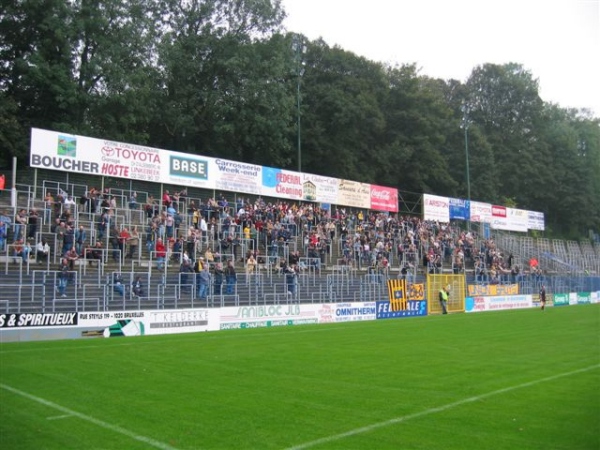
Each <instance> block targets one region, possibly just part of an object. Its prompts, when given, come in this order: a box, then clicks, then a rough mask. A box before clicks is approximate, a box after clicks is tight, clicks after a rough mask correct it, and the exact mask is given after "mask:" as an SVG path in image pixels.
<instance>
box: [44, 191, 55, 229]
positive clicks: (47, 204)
mask: <svg viewBox="0 0 600 450" xmlns="http://www.w3.org/2000/svg"><path fill="white" fill-rule="evenodd" d="M53 208H54V196H53V195H52V192H50V191H48V192H46V196H45V197H44V224H49V223H50V221H51V220H52V209H53Z"/></svg>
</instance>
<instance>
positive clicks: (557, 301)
mask: <svg viewBox="0 0 600 450" xmlns="http://www.w3.org/2000/svg"><path fill="white" fill-rule="evenodd" d="M553 304H554V306H565V305H568V304H569V294H554V302H553Z"/></svg>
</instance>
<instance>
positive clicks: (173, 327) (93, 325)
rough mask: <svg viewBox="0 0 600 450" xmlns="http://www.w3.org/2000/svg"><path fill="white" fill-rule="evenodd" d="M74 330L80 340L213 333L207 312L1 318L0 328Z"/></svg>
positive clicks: (215, 326)
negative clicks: (84, 338) (94, 337)
mask: <svg viewBox="0 0 600 450" xmlns="http://www.w3.org/2000/svg"><path fill="white" fill-rule="evenodd" d="M59 327H61V328H74V329H77V330H80V331H79V332H80V333H81V336H83V337H92V336H104V337H114V336H141V335H153V334H174V333H193V332H194V333H195V332H199V331H209V330H217V329H218V323H217V320H216V317H215V316H214V313H213V314H211V310H209V309H175V310H156V311H111V312H69V313H46V314H41V313H40V314H1V315H0V328H21V329H26V328H36V329H37V328H59Z"/></svg>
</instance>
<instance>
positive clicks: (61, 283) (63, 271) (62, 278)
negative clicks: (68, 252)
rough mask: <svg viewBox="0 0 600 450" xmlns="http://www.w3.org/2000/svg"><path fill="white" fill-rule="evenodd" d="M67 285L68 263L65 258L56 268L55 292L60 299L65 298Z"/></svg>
mask: <svg viewBox="0 0 600 450" xmlns="http://www.w3.org/2000/svg"><path fill="white" fill-rule="evenodd" d="M68 283H69V263H68V261H67V258H61V260H60V266H59V268H58V286H57V288H56V291H57V292H58V293H59V294H60V296H61V297H63V298H64V297H66V296H67V294H66V290H67V284H68Z"/></svg>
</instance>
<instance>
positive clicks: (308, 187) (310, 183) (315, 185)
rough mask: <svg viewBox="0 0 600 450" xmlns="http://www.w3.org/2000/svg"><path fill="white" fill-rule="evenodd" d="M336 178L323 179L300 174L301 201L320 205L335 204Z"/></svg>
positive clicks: (336, 196)
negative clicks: (319, 203) (317, 202)
mask: <svg viewBox="0 0 600 450" xmlns="http://www.w3.org/2000/svg"><path fill="white" fill-rule="evenodd" d="M338 182H339V180H338V179H337V178H331V177H323V176H321V175H313V174H310V173H303V174H302V191H303V197H302V199H303V200H306V201H309V202H314V201H319V202H321V203H329V204H332V203H333V204H336V203H337V200H338Z"/></svg>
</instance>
